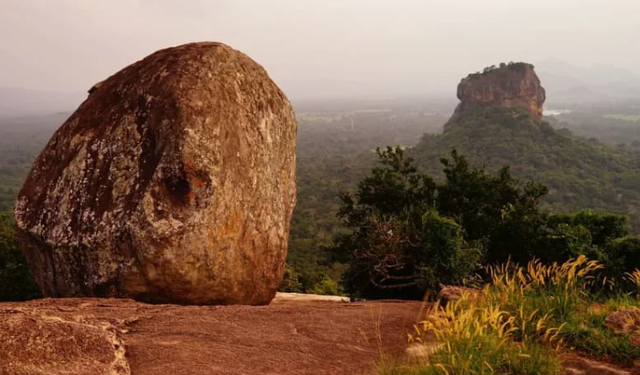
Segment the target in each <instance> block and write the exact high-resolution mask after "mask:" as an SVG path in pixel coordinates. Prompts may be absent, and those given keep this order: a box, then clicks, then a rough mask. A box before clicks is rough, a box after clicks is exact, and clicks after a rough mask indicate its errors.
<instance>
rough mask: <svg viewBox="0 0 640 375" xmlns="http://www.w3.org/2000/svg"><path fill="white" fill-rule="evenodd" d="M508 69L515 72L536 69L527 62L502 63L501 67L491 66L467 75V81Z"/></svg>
mask: <svg viewBox="0 0 640 375" xmlns="http://www.w3.org/2000/svg"><path fill="white" fill-rule="evenodd" d="M505 68H507V69H508V70H515V71H519V70H524V69H534V68H535V67H534V66H533V64H529V63H525V62H513V61H510V62H509V63H500V65H498V66H495V65H491V66H487V67H486V68H484V69H483V70H482V72H475V73H470V74H469V75H467V77H466V78H465V79H466V80H471V79H475V78H479V77H482V76H485V75H487V74H489V73H492V72H494V71H496V70H498V69H505Z"/></svg>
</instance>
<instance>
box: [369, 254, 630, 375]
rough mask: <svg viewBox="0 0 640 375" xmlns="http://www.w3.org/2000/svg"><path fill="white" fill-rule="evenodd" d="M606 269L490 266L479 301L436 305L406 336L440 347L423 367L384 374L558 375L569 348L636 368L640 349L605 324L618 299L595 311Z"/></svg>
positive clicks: (586, 264)
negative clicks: (594, 290) (595, 289)
mask: <svg viewBox="0 0 640 375" xmlns="http://www.w3.org/2000/svg"><path fill="white" fill-rule="evenodd" d="M602 269H603V266H602V265H601V264H600V263H598V262H596V261H589V260H588V259H587V258H586V257H584V256H580V257H578V258H577V259H574V260H570V261H567V262H565V263H563V264H557V263H554V264H551V265H544V264H541V263H540V262H538V261H531V262H530V263H529V264H528V265H527V267H526V268H524V267H517V266H514V265H513V264H512V263H506V264H503V265H501V266H497V267H490V268H489V269H488V271H489V273H490V275H491V283H490V284H489V285H487V286H486V287H485V288H484V290H483V292H482V295H481V296H480V297H478V298H470V297H469V296H465V297H463V299H461V300H459V301H457V302H455V303H452V304H448V305H447V306H446V307H444V308H442V307H441V306H440V305H439V304H436V305H435V307H433V308H432V309H431V310H430V311H429V312H428V313H427V315H426V319H425V320H424V321H423V322H422V323H420V324H419V325H418V326H416V333H415V334H414V335H410V336H409V340H410V341H414V342H418V343H422V344H424V345H427V347H429V346H431V347H432V346H433V345H434V344H433V343H434V342H435V343H437V345H438V347H437V348H438V349H437V350H436V351H433V352H432V353H431V354H430V355H429V358H428V360H427V361H425V363H421V364H420V365H418V366H408V367H402V366H396V367H393V368H382V369H381V371H380V372H381V373H383V374H495V373H499V374H551V375H553V374H560V373H561V370H560V366H559V359H558V354H559V353H560V352H563V351H565V350H567V349H570V350H577V351H579V352H581V353H582V354H584V355H587V356H589V357H592V358H597V359H609V360H612V361H615V362H617V363H620V364H623V365H631V364H633V362H634V361H635V360H637V359H640V348H639V347H638V346H637V345H634V344H633V342H632V341H631V339H630V337H629V336H628V335H624V334H616V333H614V332H613V331H611V330H610V329H609V328H607V327H606V326H605V325H604V317H605V316H606V315H607V314H608V313H609V312H611V311H612V310H613V309H615V308H617V307H619V306H620V305H621V302H620V300H618V299H614V300H610V301H608V302H607V303H605V304H599V305H598V306H602V307H601V308H600V309H599V310H598V309H593V306H594V302H596V301H597V298H598V297H597V296H594V295H591V294H589V290H590V286H591V284H592V283H593V282H594V280H595V279H597V276H598V273H599V272H601V271H602ZM631 303H636V304H637V303H638V302H637V301H633V302H631Z"/></svg>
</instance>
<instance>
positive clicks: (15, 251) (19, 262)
mask: <svg viewBox="0 0 640 375" xmlns="http://www.w3.org/2000/svg"><path fill="white" fill-rule="evenodd" d="M40 296H41V294H40V290H39V289H38V286H37V285H36V283H35V281H34V280H33V277H32V276H31V272H30V271H29V266H28V264H27V261H26V259H25V257H24V254H23V253H22V251H20V249H19V248H18V244H17V242H16V239H15V226H14V223H13V221H12V220H11V217H10V216H9V214H7V213H4V212H0V301H24V300H28V299H33V298H38V297H40Z"/></svg>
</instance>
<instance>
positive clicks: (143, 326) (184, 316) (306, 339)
mask: <svg viewBox="0 0 640 375" xmlns="http://www.w3.org/2000/svg"><path fill="white" fill-rule="evenodd" d="M421 307H422V303H420V302H406V301H405V302H402V301H395V302H394V301H387V302H366V303H334V302H309V301H304V302H294V301H289V302H287V303H282V304H271V305H269V306H176V305H147V304H143V303H139V302H134V301H131V300H125V299H117V300H116V299H97V298H96V299H44V300H38V301H31V302H27V303H0V343H1V344H2V346H1V347H0V374H2V375H5V374H6V375H70V374H73V375H128V374H129V373H130V374H134V375H158V374H170V375H237V374H243V375H259V374H260V375H262V374H279V375H287V374H289V375H305V374H309V375H311V374H313V375H337V374H370V373H374V372H375V366H376V361H377V360H379V359H380V351H384V353H385V354H388V355H389V356H392V357H395V356H400V355H402V354H403V351H404V349H405V347H406V335H404V334H403V332H409V331H411V330H413V324H414V323H415V319H416V317H417V316H419V314H420V310H421Z"/></svg>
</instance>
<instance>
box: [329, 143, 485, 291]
mask: <svg viewBox="0 0 640 375" xmlns="http://www.w3.org/2000/svg"><path fill="white" fill-rule="evenodd" d="M377 152H378V157H379V161H380V163H381V166H380V167H377V168H374V169H373V170H372V173H371V175H370V176H368V177H366V178H365V179H364V180H362V181H361V182H360V183H359V184H358V188H357V191H356V193H355V195H351V194H343V195H341V199H342V206H341V208H340V211H339V217H340V218H341V219H342V220H343V222H344V225H345V226H346V227H348V228H350V229H351V232H350V233H349V234H343V235H339V236H338V237H337V238H336V241H335V244H334V247H333V249H332V251H333V253H334V254H335V255H336V256H337V259H338V260H340V261H343V262H345V263H347V264H348V269H347V271H346V273H345V275H344V278H343V282H344V284H345V290H346V291H347V292H348V293H350V294H352V295H358V296H362V297H366V298H372V297H373V298H382V297H403V298H421V297H422V296H423V295H424V292H425V291H426V290H427V289H428V288H435V287H438V286H439V285H440V284H441V283H457V282H461V281H462V280H463V278H464V277H465V276H466V275H468V274H469V273H470V272H471V271H473V270H474V269H475V267H477V265H478V260H479V255H480V251H479V250H477V249H474V248H472V247H469V246H467V244H466V242H465V241H464V239H463V236H462V230H461V228H460V226H459V225H458V224H457V223H456V222H455V221H454V220H452V219H448V218H444V217H441V216H440V215H439V214H438V212H437V211H436V209H435V208H436V207H435V198H436V197H435V193H436V184H435V182H434V181H433V179H431V178H430V177H429V176H428V175H425V174H420V173H418V171H417V169H416V168H415V166H414V165H413V160H412V159H411V158H405V156H404V152H403V151H402V149H401V148H399V147H398V148H395V149H394V148H391V147H388V148H387V149H386V150H377Z"/></svg>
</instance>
